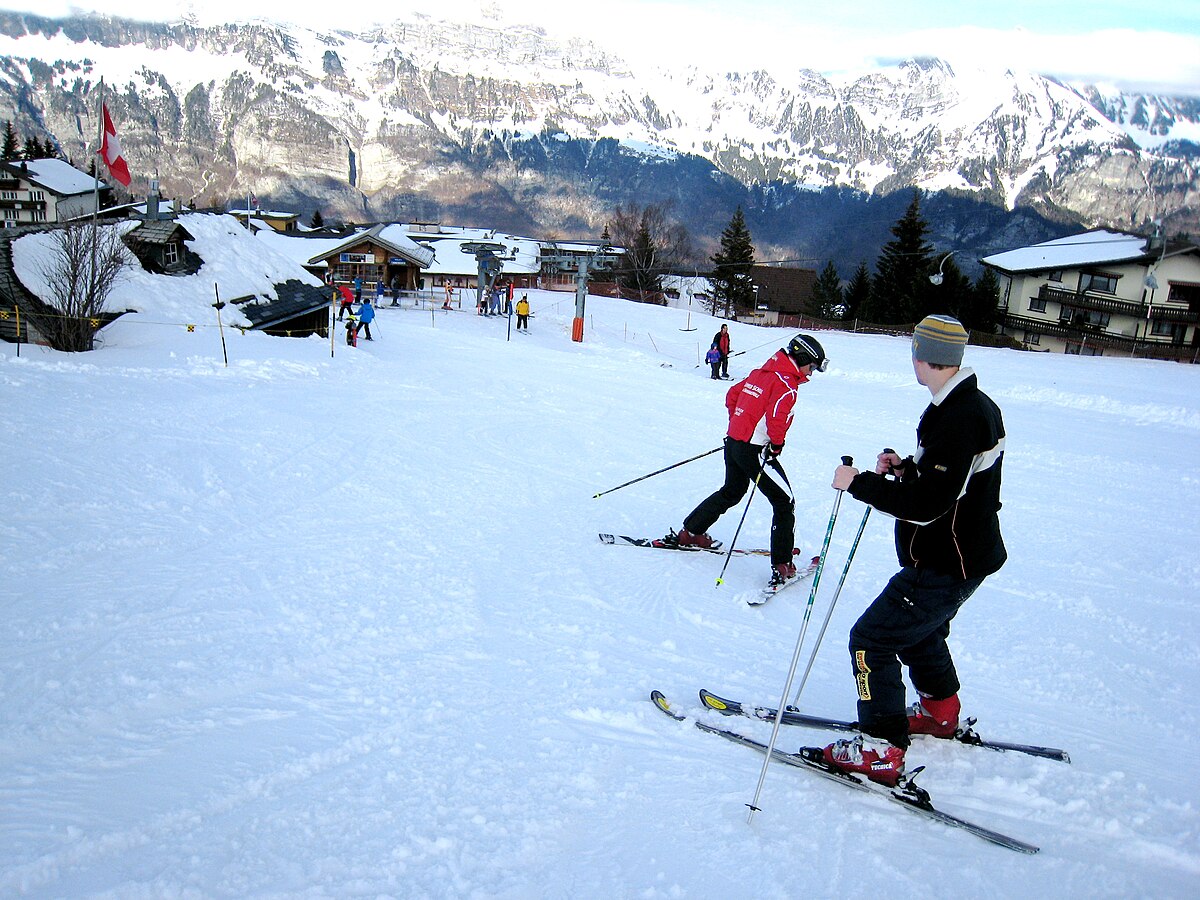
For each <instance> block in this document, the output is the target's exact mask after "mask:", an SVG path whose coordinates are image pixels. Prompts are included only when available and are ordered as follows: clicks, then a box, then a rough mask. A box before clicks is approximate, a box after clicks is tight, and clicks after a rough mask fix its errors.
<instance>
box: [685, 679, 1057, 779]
mask: <svg viewBox="0 0 1200 900" xmlns="http://www.w3.org/2000/svg"><path fill="white" fill-rule="evenodd" d="M700 702H701V703H703V704H704V707H705V708H706V709H711V710H715V711H716V712H719V713H721V714H722V715H726V716H746V717H747V718H750V719H760V720H762V721H765V722H774V721H775V709H774V708H773V707H769V706H754V707H748V706H744V705H743V704H741V703H739V702H738V701H736V700H727V699H726V698H724V697H718V696H717V695H716V694H714V693H712V692H711V691H706V690H704V689H703V688H701V689H700ZM781 724H783V725H800V726H805V727H808V728H824V729H828V730H830V731H855V732H857V731H858V730H859V727H858V723H857V722H845V721H842V720H840V719H826V718H824V717H823V716H810V715H807V714H805V713H802V712H799V711H798V710H796V709H794V708H792V707H788V708H786V709H784V711H783V719H782V720H781ZM974 725H975V719H974V718H970V719H967V721H966V725H965V726H959V729H958V730H957V731H956V732H955V733H954V736H953V737H950V738H933V740H951V741H958V742H959V743H960V744H967V745H969V746H972V747H983V748H984V749H985V750H997V751H999V752H1001V753H1003V752H1005V751H1011V752H1013V753H1025V754H1028V755H1029V756H1040V757H1042V758H1043V759H1053V760H1056V761H1057V762H1065V763H1069V762H1070V761H1071V756H1070V754H1068V753H1067V751H1066V750H1060V749H1058V748H1057V747H1039V746H1037V745H1036V744H1014V743H1012V742H1010V741H991V740H985V739H984V738H981V737H980V736H979V735H978V734H977V733H976V732H975V729H974ZM913 737H928V735H919V734H918V735H913Z"/></svg>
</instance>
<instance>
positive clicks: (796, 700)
mask: <svg viewBox="0 0 1200 900" xmlns="http://www.w3.org/2000/svg"><path fill="white" fill-rule="evenodd" d="M883 452H884V453H895V452H896V451H895V450H893V449H892V448H891V447H884V448H883ZM870 517H871V507H870V506H868V507H867V511H866V512H865V513H863V517H862V521H861V522H859V523H858V533H857V534H855V535H854V543H853V544H851V545H850V555H849V556H847V557H846V565H845V566H843V567H842V577H841V578H839V579H838V583H837V588H836V589H835V590H834V592H833V599H832V600H831V601H830V602H829V609H828V610H826V612H825V621H824V622H822V623H821V630H820V631H819V632H817V641H816V643H815V644H813V648H812V653H811V654H810V655H809V657H808V665H807V666H805V667H804V674H803V675H802V676H801V677H800V686H799V687H798V688H796V696H795V697H793V698H792V707H793V708H797V707H799V705H800V695H801V694H802V693H804V685H805V684H806V683H807V682H808V674H809V673H810V672H811V671H812V667H813V663H815V662H816V661H817V650H819V649H820V647H821V641H823V640H824V639H825V631H826V629H828V628H829V620H830V619H832V618H833V608H834V607H835V606H837V602H838V597H840V596H842V587H843V586H844V585H845V584H846V576H847V575H848V574H850V563H852V562H854V554H855V553H856V552H857V551H858V542H859V540H861V538H862V536H863V530H864V529H866V527H867V519H869V518H870Z"/></svg>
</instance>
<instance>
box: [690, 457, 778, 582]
mask: <svg viewBox="0 0 1200 900" xmlns="http://www.w3.org/2000/svg"><path fill="white" fill-rule="evenodd" d="M760 472H761V473H762V474H761V476H760V475H759V473H760ZM755 478H758V490H759V492H760V493H762V495H763V496H764V497H766V498H767V500H768V501H769V502H770V504H771V563H772V565H774V564H775V563H785V562H791V561H792V547H793V546H794V544H795V539H796V508H795V507H796V504H795V499H794V498H793V497H792V486H791V485H790V484H788V480H787V475H786V474H785V473H784V471H783V466H781V465H780V464H779V460H776V459H773V460H771V461H770V462H769V463H767V465H766V466H763V464H762V447H761V446H759V445H758V444H751V443H748V442H746V441H735V440H734V439H733V438H731V437H727V438H725V483H724V484H723V485H721V487H720V488H719V489H718V490H716V491H715V492H713V493H712V494H709V495H708V496H707V497H705V498H704V499H703V500H702V501H700V505H699V506H697V507H696V508H695V509H693V510H692V511H691V512H690V513H688V514H687V518H685V519H684V520H683V527H684V528H686V529H687V530H688V531H690V532H692V534H704V533H705V532H706V531H708V529H709V528H711V527H712V524H713V523H714V522H716V521H717V519H719V518H720V517H721V516H722V515H724V514H725V513H726V512H727V511H728V510H729V509H730V507H732V506H734V505H735V504H736V503H737V502H738V501H739V500H741V499H742V498H743V497H744V496H746V491H747V490H748V489H749V487H750V484H751V482H753V481H754V479H755Z"/></svg>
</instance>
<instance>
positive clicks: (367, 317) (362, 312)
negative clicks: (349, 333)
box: [355, 297, 375, 341]
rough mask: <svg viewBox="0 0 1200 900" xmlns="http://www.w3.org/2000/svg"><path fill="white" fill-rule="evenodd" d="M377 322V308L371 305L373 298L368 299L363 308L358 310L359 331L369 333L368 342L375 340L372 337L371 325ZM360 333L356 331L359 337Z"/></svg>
mask: <svg viewBox="0 0 1200 900" xmlns="http://www.w3.org/2000/svg"><path fill="white" fill-rule="evenodd" d="M374 321H375V307H373V306H372V305H371V298H370V297H368V298H367V299H366V300H364V301H363V303H362V307H361V308H360V309H359V310H358V331H365V332H366V333H367V340H368V341H373V340H375V339H374V338H373V337H371V323H372V322H374ZM358 331H355V335H356V336H357V334H358Z"/></svg>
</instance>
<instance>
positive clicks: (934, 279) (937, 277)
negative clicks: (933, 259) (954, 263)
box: [929, 250, 962, 285]
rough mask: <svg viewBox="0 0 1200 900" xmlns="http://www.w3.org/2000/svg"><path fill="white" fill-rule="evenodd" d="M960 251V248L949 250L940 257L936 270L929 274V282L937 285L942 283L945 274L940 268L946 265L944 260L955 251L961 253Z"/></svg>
mask: <svg viewBox="0 0 1200 900" xmlns="http://www.w3.org/2000/svg"><path fill="white" fill-rule="evenodd" d="M961 252H962V251H961V250H951V251H950V252H949V253H947V254H946V255H945V256H943V257H942V261H941V262H940V263H938V270H937V272H936V273H935V274H933V275H930V276H929V282H930V284H934V285H939V284H941V283H942V281H943V280H944V278H945V276H944V275H943V273H942V269H943V268H944V267H945V265H946V260H948V259H949V258H950V257H952V256H953V255H954V254H955V253H961Z"/></svg>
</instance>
